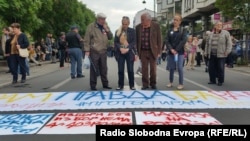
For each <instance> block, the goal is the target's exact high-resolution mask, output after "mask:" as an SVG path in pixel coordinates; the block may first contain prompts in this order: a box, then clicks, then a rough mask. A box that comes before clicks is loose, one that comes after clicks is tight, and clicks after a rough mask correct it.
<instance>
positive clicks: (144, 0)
mask: <svg viewBox="0 0 250 141" xmlns="http://www.w3.org/2000/svg"><path fill="white" fill-rule="evenodd" d="M142 3H143V4H145V3H146V0H143V1H142ZM154 17H156V16H155V0H154Z"/></svg>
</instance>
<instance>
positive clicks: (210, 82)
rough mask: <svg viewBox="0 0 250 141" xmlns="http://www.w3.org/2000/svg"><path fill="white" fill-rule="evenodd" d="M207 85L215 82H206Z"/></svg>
mask: <svg viewBox="0 0 250 141" xmlns="http://www.w3.org/2000/svg"><path fill="white" fill-rule="evenodd" d="M207 84H216V83H215V82H208V83H207Z"/></svg>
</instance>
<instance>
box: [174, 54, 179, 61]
mask: <svg viewBox="0 0 250 141" xmlns="http://www.w3.org/2000/svg"><path fill="white" fill-rule="evenodd" d="M174 61H175V62H177V61H178V54H175V55H174Z"/></svg>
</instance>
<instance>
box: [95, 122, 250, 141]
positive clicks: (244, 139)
mask: <svg viewBox="0 0 250 141" xmlns="http://www.w3.org/2000/svg"><path fill="white" fill-rule="evenodd" d="M248 134H250V125H97V126H96V141H103V140H106V139H108V140H109V141H117V139H124V138H125V139H137V138H138V139H139V138H145V139H146V138H147V139H148V138H150V139H188V140H189V141H201V140H202V141H217V140H219V139H220V140H223V139H233V140H237V141H250V137H249V135H248Z"/></svg>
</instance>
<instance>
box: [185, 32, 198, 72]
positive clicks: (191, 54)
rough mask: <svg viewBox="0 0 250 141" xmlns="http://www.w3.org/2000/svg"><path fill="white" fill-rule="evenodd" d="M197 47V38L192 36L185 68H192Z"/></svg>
mask: <svg viewBox="0 0 250 141" xmlns="http://www.w3.org/2000/svg"><path fill="white" fill-rule="evenodd" d="M197 48H198V38H197V37H193V39H192V43H191V45H190V46H189V48H188V63H187V70H190V69H192V70H194V63H195V58H196V51H197Z"/></svg>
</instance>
